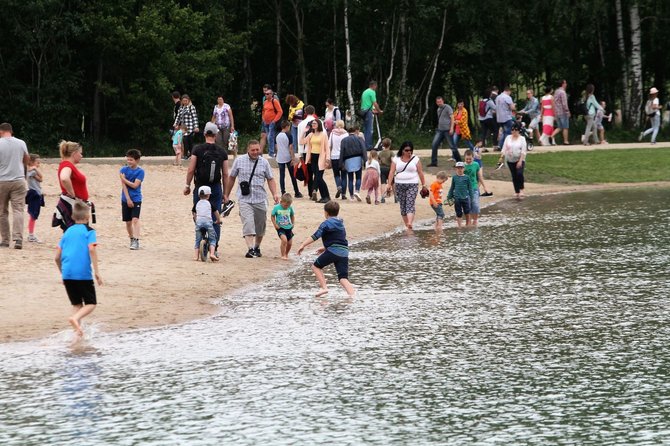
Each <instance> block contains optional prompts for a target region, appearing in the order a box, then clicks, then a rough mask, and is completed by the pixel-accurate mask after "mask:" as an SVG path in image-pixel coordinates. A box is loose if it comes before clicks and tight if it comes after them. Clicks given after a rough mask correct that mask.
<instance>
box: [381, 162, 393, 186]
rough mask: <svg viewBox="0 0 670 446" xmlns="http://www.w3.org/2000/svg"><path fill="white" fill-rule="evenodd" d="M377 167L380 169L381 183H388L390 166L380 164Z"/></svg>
mask: <svg viewBox="0 0 670 446" xmlns="http://www.w3.org/2000/svg"><path fill="white" fill-rule="evenodd" d="M379 169H380V171H381V173H380V176H381V182H382V184H386V183H388V182H389V172H390V171H391V168H390V167H386V166H381V167H380V168H379Z"/></svg>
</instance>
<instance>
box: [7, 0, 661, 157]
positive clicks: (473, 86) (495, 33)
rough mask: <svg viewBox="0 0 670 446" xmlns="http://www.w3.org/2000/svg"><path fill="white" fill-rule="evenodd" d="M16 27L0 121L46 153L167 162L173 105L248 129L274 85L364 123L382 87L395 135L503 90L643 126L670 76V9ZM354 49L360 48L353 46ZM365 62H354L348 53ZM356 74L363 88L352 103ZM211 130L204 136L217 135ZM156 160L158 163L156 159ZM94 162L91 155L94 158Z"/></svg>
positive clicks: (216, 2)
mask: <svg viewBox="0 0 670 446" xmlns="http://www.w3.org/2000/svg"><path fill="white" fill-rule="evenodd" d="M4 5H5V6H4V8H3V13H2V14H1V15H0V79H1V80H2V82H1V83H0V89H1V91H2V101H1V102H0V121H9V122H11V123H12V124H13V125H14V127H15V131H16V133H17V134H18V135H20V136H21V137H22V138H25V139H26V140H28V141H29V142H31V143H32V144H33V145H38V146H42V147H44V149H40V147H33V148H34V149H38V150H42V151H43V150H46V147H52V146H53V147H55V144H56V142H57V141H58V140H59V139H61V138H67V139H75V140H86V141H88V142H89V144H90V145H91V147H92V148H93V152H95V148H96V147H100V146H101V145H103V144H112V145H113V144H119V145H124V146H128V145H134V146H139V147H143V148H145V149H146V148H151V147H165V146H166V145H168V144H169V143H168V142H167V129H168V128H169V126H170V124H171V117H172V102H171V100H170V93H171V91H173V90H178V91H180V92H182V93H188V94H189V95H190V96H191V99H192V100H193V103H194V105H195V106H196V107H197V110H198V114H199V118H200V121H201V122H204V121H205V120H208V119H209V118H210V116H211V109H212V106H213V105H214V104H215V102H216V95H217V94H223V95H224V97H225V98H226V101H227V102H228V103H230V104H231V105H232V106H233V109H234V111H235V117H236V124H237V127H238V128H239V130H241V131H247V132H256V131H257V129H258V120H259V118H258V114H257V112H256V111H254V110H252V107H251V104H252V101H254V100H259V99H260V97H261V94H260V88H261V86H262V85H263V84H265V83H270V84H272V85H273V86H275V89H276V90H277V91H278V92H279V94H280V96H281V97H282V102H283V98H284V97H285V95H286V94H287V93H295V94H296V95H297V96H299V97H300V98H301V99H303V100H305V102H306V103H313V104H315V105H316V106H317V110H319V111H320V110H322V104H323V102H324V101H325V99H326V98H327V97H334V98H335V99H336V100H337V101H338V103H339V104H340V107H341V108H342V109H349V107H350V100H349V94H350V93H351V97H353V99H354V101H355V102H356V103H358V101H359V99H360V93H361V91H362V90H363V89H365V88H366V87H367V82H368V81H369V80H370V79H375V80H377V81H378V82H379V90H378V98H379V100H380V105H381V106H382V108H384V109H385V110H386V113H385V114H384V117H383V120H384V125H385V126H392V127H396V128H407V129H410V130H415V129H417V128H419V127H421V126H422V127H424V128H430V127H432V125H433V124H434V116H433V113H427V112H430V111H431V110H432V107H433V98H434V96H435V95H438V94H441V95H444V96H445V97H446V98H447V100H448V101H449V102H453V100H454V99H455V98H456V97H463V98H464V99H465V100H466V101H467V102H468V103H469V104H474V103H475V101H476V99H477V98H478V97H479V95H480V94H481V92H482V91H483V90H484V89H485V88H486V87H487V86H489V85H491V84H495V85H498V86H502V85H503V84H507V83H510V84H511V85H512V86H513V87H514V91H513V92H514V93H515V96H516V97H523V96H524V95H523V91H522V90H523V89H524V88H526V87H534V88H535V89H536V90H542V89H543V88H544V86H545V85H546V84H547V83H551V84H554V83H555V82H556V81H557V80H559V79H561V78H566V79H567V80H568V83H569V87H568V93H569V94H570V95H571V100H572V101H575V100H576V99H577V97H578V96H579V95H580V93H581V91H582V90H583V88H584V85H585V84H586V83H589V82H590V83H593V84H595V86H596V95H597V96H598V98H602V99H604V100H607V101H608V103H610V104H616V105H617V107H619V108H621V109H622V111H623V116H624V121H625V123H626V125H628V126H631V127H632V126H635V125H637V124H639V123H640V120H641V118H642V114H641V112H640V110H641V108H642V106H643V101H644V98H645V96H646V90H647V89H648V88H649V87H650V86H652V85H655V86H656V87H658V88H659V89H660V90H661V98H662V99H667V95H666V93H665V87H666V85H667V80H668V74H669V73H668V72H669V67H670V61H669V58H668V57H667V48H668V44H667V42H669V41H670V2H668V1H667V0H553V1H530V0H528V1H523V2H516V3H510V2H509V1H503V0H470V1H456V0H454V1H452V0H443V1H428V0H311V1H304V0H196V1H191V2H185V1H176V0H152V1H137V0H116V1H109V0H106V1H103V0H97V1H96V0H89V1H86V0H69V1H68V0H31V1H20V0H6V1H5V3H4ZM347 34H348V40H347V39H346V38H345V37H346V35H347ZM347 53H349V55H348V54H347ZM349 67H350V74H351V87H350V88H348V82H349V79H348V68H349ZM201 128H202V127H201ZM149 152H151V150H149ZM89 153H90V152H89Z"/></svg>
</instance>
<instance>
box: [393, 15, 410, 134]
mask: <svg viewBox="0 0 670 446" xmlns="http://www.w3.org/2000/svg"><path fill="white" fill-rule="evenodd" d="M404 11H406V9H405V8H402V11H401V12H400V19H399V28H400V44H401V45H402V66H401V67H400V83H399V84H398V107H396V111H395V121H396V122H400V119H401V118H402V120H403V121H404V118H405V115H406V110H405V108H406V101H405V87H406V83H407V65H408V64H409V49H408V48H407V47H408V42H407V40H408V38H407V21H406V18H405V12H404Z"/></svg>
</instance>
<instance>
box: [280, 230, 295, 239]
mask: <svg viewBox="0 0 670 446" xmlns="http://www.w3.org/2000/svg"><path fill="white" fill-rule="evenodd" d="M277 235H278V236H279V237H281V236H282V235H285V236H286V240H291V239H292V238H293V229H285V228H279V229H277Z"/></svg>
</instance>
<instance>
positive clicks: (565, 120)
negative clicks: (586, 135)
mask: <svg viewBox="0 0 670 446" xmlns="http://www.w3.org/2000/svg"><path fill="white" fill-rule="evenodd" d="M556 126H557V127H558V128H559V129H569V128H570V117H569V116H568V115H563V116H556Z"/></svg>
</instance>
